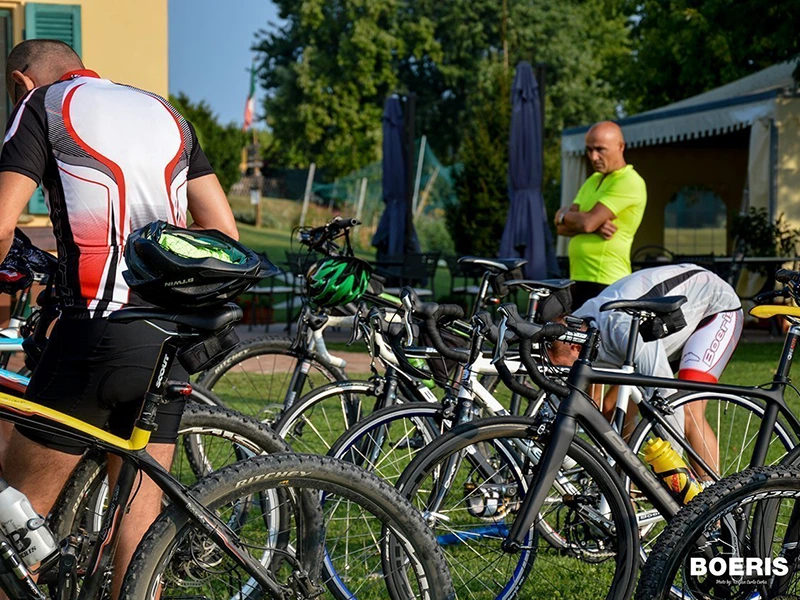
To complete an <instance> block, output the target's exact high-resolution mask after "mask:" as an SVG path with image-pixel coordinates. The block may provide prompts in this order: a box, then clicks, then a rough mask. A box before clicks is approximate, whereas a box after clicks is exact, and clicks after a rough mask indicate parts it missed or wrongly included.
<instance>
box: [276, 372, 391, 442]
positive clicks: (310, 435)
mask: <svg viewBox="0 0 800 600" xmlns="http://www.w3.org/2000/svg"><path fill="white" fill-rule="evenodd" d="M381 394H382V384H381V383H380V382H376V381H358V380H345V381H336V382H334V383H329V384H327V385H324V386H322V387H320V388H318V389H316V390H312V391H311V392H309V393H308V394H306V395H305V396H303V397H302V398H300V399H299V400H297V402H295V403H294V404H293V405H292V406H291V407H290V408H289V409H287V410H286V411H285V412H284V414H283V415H282V416H281V418H280V419H279V420H278V421H277V422H276V423H275V424H274V425H273V429H274V430H275V432H276V433H277V434H278V436H279V437H280V438H282V439H284V440H285V441H286V443H288V444H289V446H291V448H292V450H294V451H295V452H307V453H310V454H327V453H328V452H329V451H330V449H331V446H333V444H334V443H335V442H336V440H337V439H339V437H340V436H341V435H342V434H344V433H345V432H346V431H347V430H348V429H349V428H350V427H352V426H353V425H355V424H356V423H357V422H359V421H360V420H362V419H363V418H364V417H365V416H366V415H367V414H370V413H371V412H373V410H374V408H375V407H376V406H378V405H379V404H380V403H381V402H382V400H381V397H380V396H381ZM396 401H398V402H404V401H405V400H404V397H403V395H402V393H401V391H400V389H399V388H398V392H397V397H396Z"/></svg>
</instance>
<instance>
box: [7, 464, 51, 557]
mask: <svg viewBox="0 0 800 600" xmlns="http://www.w3.org/2000/svg"><path fill="white" fill-rule="evenodd" d="M0 529H2V530H3V533H4V534H6V536H7V537H8V539H9V540H10V541H11V543H12V544H13V545H14V547H15V548H16V549H17V552H18V553H19V556H20V558H22V560H23V561H25V564H26V565H28V566H29V567H32V566H33V565H35V564H36V563H39V562H41V561H42V560H44V559H45V558H47V557H48V556H50V555H51V554H52V553H53V552H54V551H55V550H56V548H57V546H56V542H55V540H54V539H53V534H52V533H50V530H49V529H48V528H47V525H46V524H45V521H44V519H43V518H42V517H40V516H39V515H37V514H36V511H34V510H33V507H32V506H31V503H30V502H29V501H28V498H27V497H25V494H23V493H22V492H20V491H19V490H16V489H14V488H13V487H11V486H10V485H8V483H6V481H5V480H4V479H2V478H0Z"/></svg>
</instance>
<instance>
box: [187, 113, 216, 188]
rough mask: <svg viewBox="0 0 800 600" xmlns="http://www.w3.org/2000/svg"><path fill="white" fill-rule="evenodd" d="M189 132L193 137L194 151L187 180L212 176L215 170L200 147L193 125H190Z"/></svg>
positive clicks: (190, 159)
mask: <svg viewBox="0 0 800 600" xmlns="http://www.w3.org/2000/svg"><path fill="white" fill-rule="evenodd" d="M187 123H188V121H187ZM189 132H190V133H191V136H192V140H191V143H192V150H191V154H190V155H189V172H188V173H187V174H186V179H194V178H196V177H202V176H203V175H211V174H212V173H213V172H214V169H213V168H212V167H211V163H209V162H208V158H207V157H206V153H205V152H203V149H202V148H201V147H200V142H199V141H198V140H197V133H196V132H195V130H194V126H193V125H192V124H191V123H189Z"/></svg>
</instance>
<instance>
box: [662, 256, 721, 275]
mask: <svg viewBox="0 0 800 600" xmlns="http://www.w3.org/2000/svg"><path fill="white" fill-rule="evenodd" d="M714 258H715V257H714V254H713V253H712V254H674V255H673V258H672V262H673V263H674V264H680V263H691V264H693V265H697V266H698V267H703V268H704V269H708V270H709V271H711V272H712V273H717V271H718V267H717V262H716V261H715V260H714Z"/></svg>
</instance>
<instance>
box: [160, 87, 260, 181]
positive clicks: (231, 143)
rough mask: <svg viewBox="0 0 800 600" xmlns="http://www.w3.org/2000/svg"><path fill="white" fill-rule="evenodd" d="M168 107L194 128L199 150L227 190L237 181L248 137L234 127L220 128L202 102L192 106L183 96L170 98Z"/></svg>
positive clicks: (216, 119)
mask: <svg viewBox="0 0 800 600" xmlns="http://www.w3.org/2000/svg"><path fill="white" fill-rule="evenodd" d="M169 101H170V103H171V104H172V105H173V106H174V107H175V108H176V109H178V112H180V113H181V114H182V115H183V116H184V117H185V118H186V119H187V120H188V121H189V122H190V123H191V124H192V125H193V126H194V128H195V131H196V132H197V137H198V139H199V141H200V146H201V147H202V148H203V152H205V154H206V156H207V157H208V161H209V162H210V163H211V166H212V167H213V168H214V172H215V173H216V174H217V178H218V179H219V182H220V184H221V185H222V189H224V190H225V191H227V190H229V189H230V187H231V186H232V185H233V184H234V183H236V181H237V180H238V179H239V163H240V162H241V160H242V148H244V146H245V144H247V143H248V136H247V135H246V134H245V133H244V132H242V129H241V127H237V126H236V125H235V124H234V123H230V124H228V125H221V124H220V123H219V119H218V118H217V116H216V115H215V114H214V113H213V112H212V110H211V107H209V106H208V104H207V103H206V102H205V101H203V100H201V101H200V102H197V103H194V102H192V101H191V100H189V98H188V97H187V96H186V94H184V93H179V94H178V95H177V96H170V98H169Z"/></svg>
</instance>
